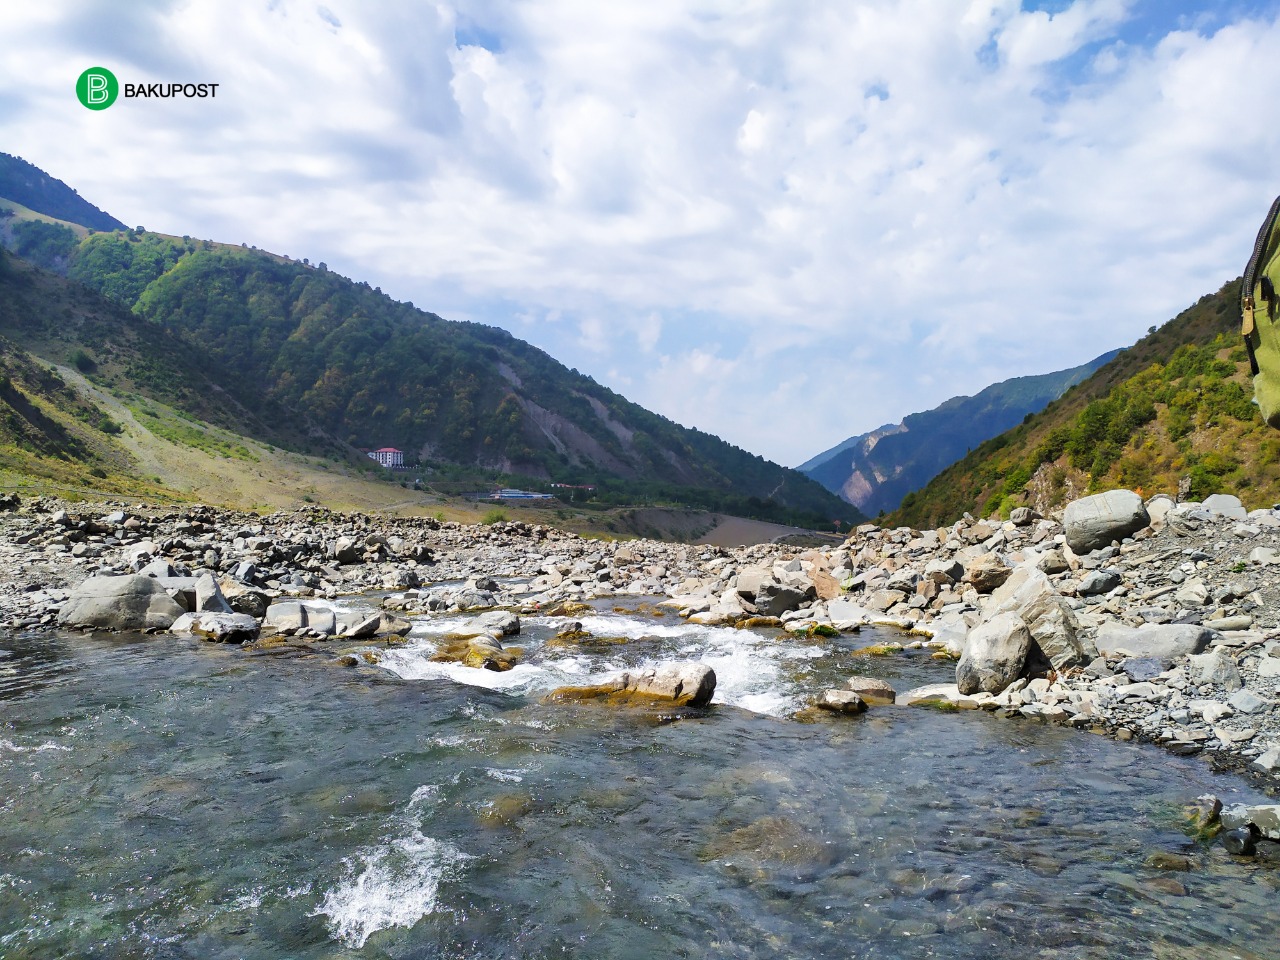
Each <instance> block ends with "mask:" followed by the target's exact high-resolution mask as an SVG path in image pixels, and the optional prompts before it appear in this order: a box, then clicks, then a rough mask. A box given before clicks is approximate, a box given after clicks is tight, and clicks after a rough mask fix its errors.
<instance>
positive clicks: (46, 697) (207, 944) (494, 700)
mask: <svg viewBox="0 0 1280 960" xmlns="http://www.w3.org/2000/svg"><path fill="white" fill-rule="evenodd" d="M458 622H459V621H458V620H448V619H434V620H433V619H427V618H423V619H421V620H419V621H418V622H417V625H416V626H415V630H414V632H413V634H411V637H410V643H409V644H408V645H406V646H404V647H400V648H397V649H394V650H391V651H388V652H386V653H385V655H384V656H383V658H382V660H381V662H380V663H379V664H377V665H367V666H366V665H362V666H359V667H343V666H339V665H338V664H337V663H336V661H334V659H333V658H331V657H330V656H328V655H301V654H298V653H297V652H291V651H287V650H275V651H258V652H251V651H250V650H242V649H239V648H234V647H221V646H217V645H211V644H201V643H197V642H194V641H188V640H183V639H180V638H174V637H165V636H160V637H134V638H128V637H125V638H121V637H115V638H110V637H95V636H81V635H47V634H46V635H39V636H17V637H3V638H0V648H2V649H0V956H2V957H4V958H6V960H18V958H23V960H26V958H42V960H43V958H48V957H86V958H113V960H114V958H202V960H214V958H299V960H302V958H308V960H310V958H345V957H394V958H450V960H470V958H526V957H528V958H534V957H576V958H637V960H639V958H645V960H649V958H666V957H697V958H766V957H768V958H772V957H796V958H807V957H814V958H827V957H833V958H834V957H839V958H848V957H877V958H893V957H957V958H959V957H963V958H984V960H985V958H1004V957H1009V958H1019V960H1021V958H1028V957H1053V958H1095V957H1096V958H1103V957H1107V958H1114V957H1160V958H1196V960H1205V958H1218V957H1221V958H1228V957H1241V958H1262V957H1267V958H1274V957H1277V956H1280V934H1277V932H1276V931H1277V921H1278V920H1280V869H1276V868H1269V867H1266V866H1265V865H1259V864H1255V863H1254V862H1251V861H1238V860H1235V859H1233V858H1231V857H1229V856H1228V855H1226V854H1225V852H1223V851H1222V850H1221V849H1220V848H1219V847H1216V846H1204V845H1198V844H1197V843H1196V842H1195V840H1194V839H1192V838H1191V837H1189V836H1187V835H1186V834H1185V833H1184V832H1183V823H1184V821H1183V817H1182V813H1181V808H1182V806H1183V804H1185V803H1187V802H1188V801H1190V800H1191V799H1193V798H1194V797H1196V796H1197V795H1199V794H1202V793H1205V792H1214V793H1216V794H1218V795H1219V796H1221V797H1222V798H1223V800H1224V801H1225V802H1228V803H1230V802H1233V801H1239V800H1244V801H1247V802H1265V798H1263V797H1262V796H1261V795H1260V794H1258V793H1257V792H1256V791H1255V790H1254V789H1253V788H1252V787H1251V786H1250V785H1249V784H1248V783H1247V782H1246V781H1244V780H1241V779H1237V778H1235V777H1231V776H1225V775H1214V774H1211V773H1210V772H1209V771H1208V770H1207V768H1206V765H1205V764H1204V763H1203V762H1200V761H1197V760H1195V759H1183V758H1178V757H1174V756H1170V755H1168V754H1166V753H1164V752H1163V751H1161V750H1159V749H1157V748H1154V747H1149V746H1144V745H1139V744H1122V743H1116V742H1113V741H1111V740H1108V739H1105V738H1103V737H1099V736H1095V735H1091V734H1088V733H1084V732H1079V731H1071V730H1065V729H1061V728H1057V727H1053V726H1046V725H1042V724H1039V723H1035V722H1030V721H1014V720H1003V719H1000V718H997V717H994V716H990V715H987V714H983V713H979V712H972V713H958V714H955V713H951V714H947V713H941V712H938V711H935V710H930V709H923V708H909V707H896V706H889V707H875V708H872V710H871V711H870V712H869V713H867V714H866V715H864V716H861V717H856V718H832V719H831V720H824V721H820V722H814V723H799V722H795V721H793V720H789V719H787V718H786V717H787V715H788V714H789V713H791V712H792V711H793V710H794V709H795V708H796V707H797V706H799V705H802V704H803V703H804V702H806V701H807V700H809V699H811V698H812V697H813V696H815V695H816V694H817V693H819V692H820V691H821V690H823V689H825V688H827V687H830V686H841V685H843V681H844V679H845V678H846V677H847V676H849V675H850V674H852V673H855V672H861V673H866V674H870V675H874V676H880V677H883V678H885V679H887V680H889V681H890V682H891V683H893V684H894V685H895V687H897V688H898V689H899V690H905V689H907V688H909V687H911V686H915V685H919V684H921V683H929V682H940V681H943V680H945V679H947V678H948V677H949V676H951V675H953V667H952V666H951V665H948V664H945V663H938V662H935V661H933V660H931V659H929V657H928V656H927V654H924V653H912V652H907V653H903V654H898V655H896V656H893V657H867V656H862V655H859V654H857V653H856V652H855V649H856V648H857V647H860V646H864V645H866V644H869V643H872V642H875V641H877V640H884V639H892V638H886V637H877V636H876V635H875V634H874V632H872V631H867V632H864V633H863V634H862V635H860V636H849V637H844V638H841V639H839V640H836V641H822V642H817V643H809V642H800V641H796V640H792V639H789V638H781V639H780V638H778V636H777V635H776V633H775V632H771V631H765V632H750V631H740V630H732V629H719V628H707V627H698V626H694V625H690V624H687V623H685V622H683V621H681V620H679V619H678V618H676V617H674V616H671V615H669V614H668V615H661V616H660V615H656V614H655V613H654V612H653V611H652V609H650V608H648V607H646V606H644V605H641V604H639V602H638V601H637V602H630V603H628V604H627V605H626V608H625V609H623V608H619V609H615V608H614V607H613V606H612V605H601V606H600V608H599V613H598V615H597V616H594V617H588V618H586V620H585V621H584V625H585V626H586V627H587V629H588V630H590V631H591V632H592V633H593V634H595V635H596V636H597V637H599V638H608V642H605V641H604V640H602V641H601V642H596V643H590V644H586V645H582V646H570V647H561V646H556V645H553V644H550V643H548V642H547V641H548V640H549V638H551V636H552V635H553V634H554V632H555V630H556V629H557V628H559V627H562V626H563V623H564V622H563V621H552V620H545V619H539V618H536V617H534V618H525V621H524V624H525V626H524V632H523V634H522V636H521V637H519V638H513V639H512V640H511V641H510V642H511V643H519V644H520V645H522V646H523V647H524V648H525V650H526V654H525V660H524V662H523V663H522V664H521V665H519V666H518V667H516V669H514V670H512V671H510V672H508V673H501V674H499V673H491V672H488V671H479V670H471V669H468V668H464V667H456V666H446V665H441V664H435V663H432V662H430V660H429V659H428V658H429V656H430V654H431V653H432V652H433V651H434V650H435V638H438V637H439V636H440V635H442V634H444V633H447V632H448V631H449V630H450V629H452V628H455V627H456V626H457V624H458ZM662 659H701V660H704V661H705V662H708V663H710V664H711V665H712V666H713V667H714V668H715V670H716V673H717V675H718V678H719V685H718V687H717V693H716V697H715V701H714V703H713V705H712V706H711V707H710V708H708V709H706V710H701V711H685V712H680V711H667V712H666V713H665V714H664V713H661V712H655V711H652V710H646V709H628V708H617V707H607V706H602V705H596V704H589V703H588V704H565V703H549V702H544V697H545V695H546V693H547V692H548V691H550V690H551V689H553V688H554V687H556V686H558V685H561V684H565V683H583V682H584V681H587V680H589V679H591V678H596V677H600V676H603V675H605V674H607V673H609V672H610V671H612V670H616V669H618V668H621V667H625V666H631V665H636V664H641V663H645V662H651V661H656V660H662ZM1155 852H1165V853H1174V854H1183V855H1186V856H1188V857H1189V858H1190V860H1191V862H1192V865H1193V869H1192V870H1191V871H1190V872H1176V871H1175V872H1168V871H1162V870H1158V869H1155V868H1154V867H1152V866H1149V865H1148V863H1147V861H1148V857H1149V856H1150V855H1151V854H1153V853H1155Z"/></svg>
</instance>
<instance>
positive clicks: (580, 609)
mask: <svg viewBox="0 0 1280 960" xmlns="http://www.w3.org/2000/svg"><path fill="white" fill-rule="evenodd" d="M595 612H596V611H595V609H594V608H592V607H589V606H587V605H586V604H585V603H578V602H576V601H574V600H566V601H565V602H564V603H561V604H557V605H556V606H554V607H551V608H550V609H549V610H544V611H542V615H543V616H544V617H583V616H589V615H590V614H593V613H595Z"/></svg>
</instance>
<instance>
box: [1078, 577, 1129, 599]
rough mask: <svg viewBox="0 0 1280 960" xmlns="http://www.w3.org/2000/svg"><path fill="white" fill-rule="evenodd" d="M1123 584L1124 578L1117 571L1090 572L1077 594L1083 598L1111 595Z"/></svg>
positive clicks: (1081, 582)
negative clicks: (1103, 594)
mask: <svg viewBox="0 0 1280 960" xmlns="http://www.w3.org/2000/svg"><path fill="white" fill-rule="evenodd" d="M1123 582H1124V580H1123V578H1122V577H1121V576H1120V574H1119V573H1118V572H1117V571H1115V570H1090V571H1089V572H1088V573H1086V574H1085V575H1084V578H1083V579H1081V581H1080V583H1079V585H1078V586H1077V587H1076V593H1078V594H1080V596H1082V597H1090V596H1093V595H1094V594H1099V593H1110V592H1111V591H1112V590H1114V589H1115V588H1116V587H1118V586H1120V584H1121V583H1123Z"/></svg>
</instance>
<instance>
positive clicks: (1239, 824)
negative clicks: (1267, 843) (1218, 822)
mask: <svg viewBox="0 0 1280 960" xmlns="http://www.w3.org/2000/svg"><path fill="white" fill-rule="evenodd" d="M1222 826H1223V828H1224V829H1226V830H1238V829H1241V828H1252V829H1253V830H1255V831H1257V832H1258V833H1259V834H1261V835H1262V836H1264V837H1266V838H1267V839H1268V840H1280V804H1276V803H1260V804H1254V805H1248V804H1243V803H1237V804H1233V805H1232V806H1230V807H1225V808H1224V809H1223V811H1222Z"/></svg>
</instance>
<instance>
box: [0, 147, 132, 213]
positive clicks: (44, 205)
mask: <svg viewBox="0 0 1280 960" xmlns="http://www.w3.org/2000/svg"><path fill="white" fill-rule="evenodd" d="M0 197H3V198H4V199H6V200H11V201H13V202H14V203H17V204H21V205H22V206H24V207H27V208H28V209H30V210H34V211H35V212H36V213H42V214H44V215H45V216H47V217H53V218H54V219H56V220H66V221H68V222H69V223H78V224H80V225H81V226H84V227H88V228H89V229H90V230H123V229H125V226H124V224H123V223H121V222H120V221H119V220H117V219H116V218H115V217H113V216H111V215H110V214H107V213H104V212H103V211H101V210H99V209H98V208H97V207H95V206H94V205H93V204H92V203H90V202H89V201H88V200H85V199H84V198H83V197H81V196H80V194H78V193H76V191H75V190H73V189H72V188H71V187H69V186H67V185H66V184H65V183H63V182H62V181H61V180H57V179H55V178H53V177H51V176H49V174H47V173H45V172H44V171H43V170H41V169H40V168H39V167H36V166H32V165H31V164H30V163H27V161H25V160H23V159H22V158H21V157H14V156H11V155H9V154H7V153H0Z"/></svg>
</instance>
